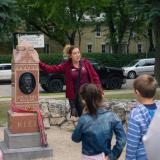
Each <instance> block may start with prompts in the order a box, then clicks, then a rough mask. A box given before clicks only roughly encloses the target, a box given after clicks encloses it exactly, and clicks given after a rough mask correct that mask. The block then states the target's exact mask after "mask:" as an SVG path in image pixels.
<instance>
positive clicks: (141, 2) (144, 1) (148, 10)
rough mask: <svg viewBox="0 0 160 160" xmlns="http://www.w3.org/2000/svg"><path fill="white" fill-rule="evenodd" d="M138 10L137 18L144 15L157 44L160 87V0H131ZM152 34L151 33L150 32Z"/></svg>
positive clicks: (156, 63)
mask: <svg viewBox="0 0 160 160" xmlns="http://www.w3.org/2000/svg"><path fill="white" fill-rule="evenodd" d="M130 3H132V5H133V6H134V7H135V9H136V10H137V16H142V15H144V18H145V20H146V22H147V23H148V26H149V29H152V32H153V34H154V44H155V58H156V61H155V77H156V79H157V81H158V83H159V85H160V29H159V28H160V1H159V0H152V1H150V0H130ZM150 33H151V31H150Z"/></svg>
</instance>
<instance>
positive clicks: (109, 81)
mask: <svg viewBox="0 0 160 160" xmlns="http://www.w3.org/2000/svg"><path fill="white" fill-rule="evenodd" d="M89 61H90V62H91V63H92V65H93V67H94V68H95V70H96V72H97V74H98V75H99V77H100V80H101V83H102V85H103V87H104V88H106V89H120V88H121V87H122V84H123V83H126V77H125V76H124V75H123V69H122V68H114V67H107V66H104V65H101V64H99V63H98V62H97V61H96V60H94V59H89ZM40 84H41V86H42V88H43V89H44V90H45V91H46V92H62V91H63V86H64V85H65V78H64V74H62V73H50V74H46V73H44V72H43V71H40Z"/></svg>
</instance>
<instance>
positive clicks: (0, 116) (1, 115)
mask: <svg viewBox="0 0 160 160" xmlns="http://www.w3.org/2000/svg"><path fill="white" fill-rule="evenodd" d="M120 92H121V91H117V92H112V91H105V92H104V98H105V99H108V100H112V99H135V97H134V94H133V93H120ZM40 96H43V98H45V97H48V96H49V97H53V98H56V99H65V93H64V92H62V93H41V94H40ZM3 98H5V97H3ZM0 99H1V98H0ZM155 99H159V100H160V91H158V92H157V94H156V97H155ZM9 105H10V101H0V126H4V125H6V122H7V111H8V110H9Z"/></svg>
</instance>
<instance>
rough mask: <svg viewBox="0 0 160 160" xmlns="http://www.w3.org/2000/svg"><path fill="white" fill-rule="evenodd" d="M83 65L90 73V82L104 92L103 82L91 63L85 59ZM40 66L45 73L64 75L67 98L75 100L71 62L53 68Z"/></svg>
mask: <svg viewBox="0 0 160 160" xmlns="http://www.w3.org/2000/svg"><path fill="white" fill-rule="evenodd" d="M83 63H84V67H85V68H86V70H87V71H88V74H89V79H90V82H91V83H94V84H96V85H97V87H98V88H99V89H100V90H101V91H102V87H101V82H100V80H99V77H98V75H97V73H96V71H95V70H94V68H93V66H92V65H91V63H90V62H89V61H88V60H87V59H83ZM39 66H40V68H41V69H42V70H43V71H45V72H47V73H56V72H61V73H64V75H65V80H66V97H67V98H69V99H74V97H75V93H74V84H73V82H72V78H71V67H72V62H71V60H67V61H66V62H64V63H62V64H59V65H52V66H50V65H47V64H45V63H42V62H40V63H39ZM102 92H103V91H102Z"/></svg>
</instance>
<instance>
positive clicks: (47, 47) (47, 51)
mask: <svg viewBox="0 0 160 160" xmlns="http://www.w3.org/2000/svg"><path fill="white" fill-rule="evenodd" d="M44 53H49V44H45V46H44Z"/></svg>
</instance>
